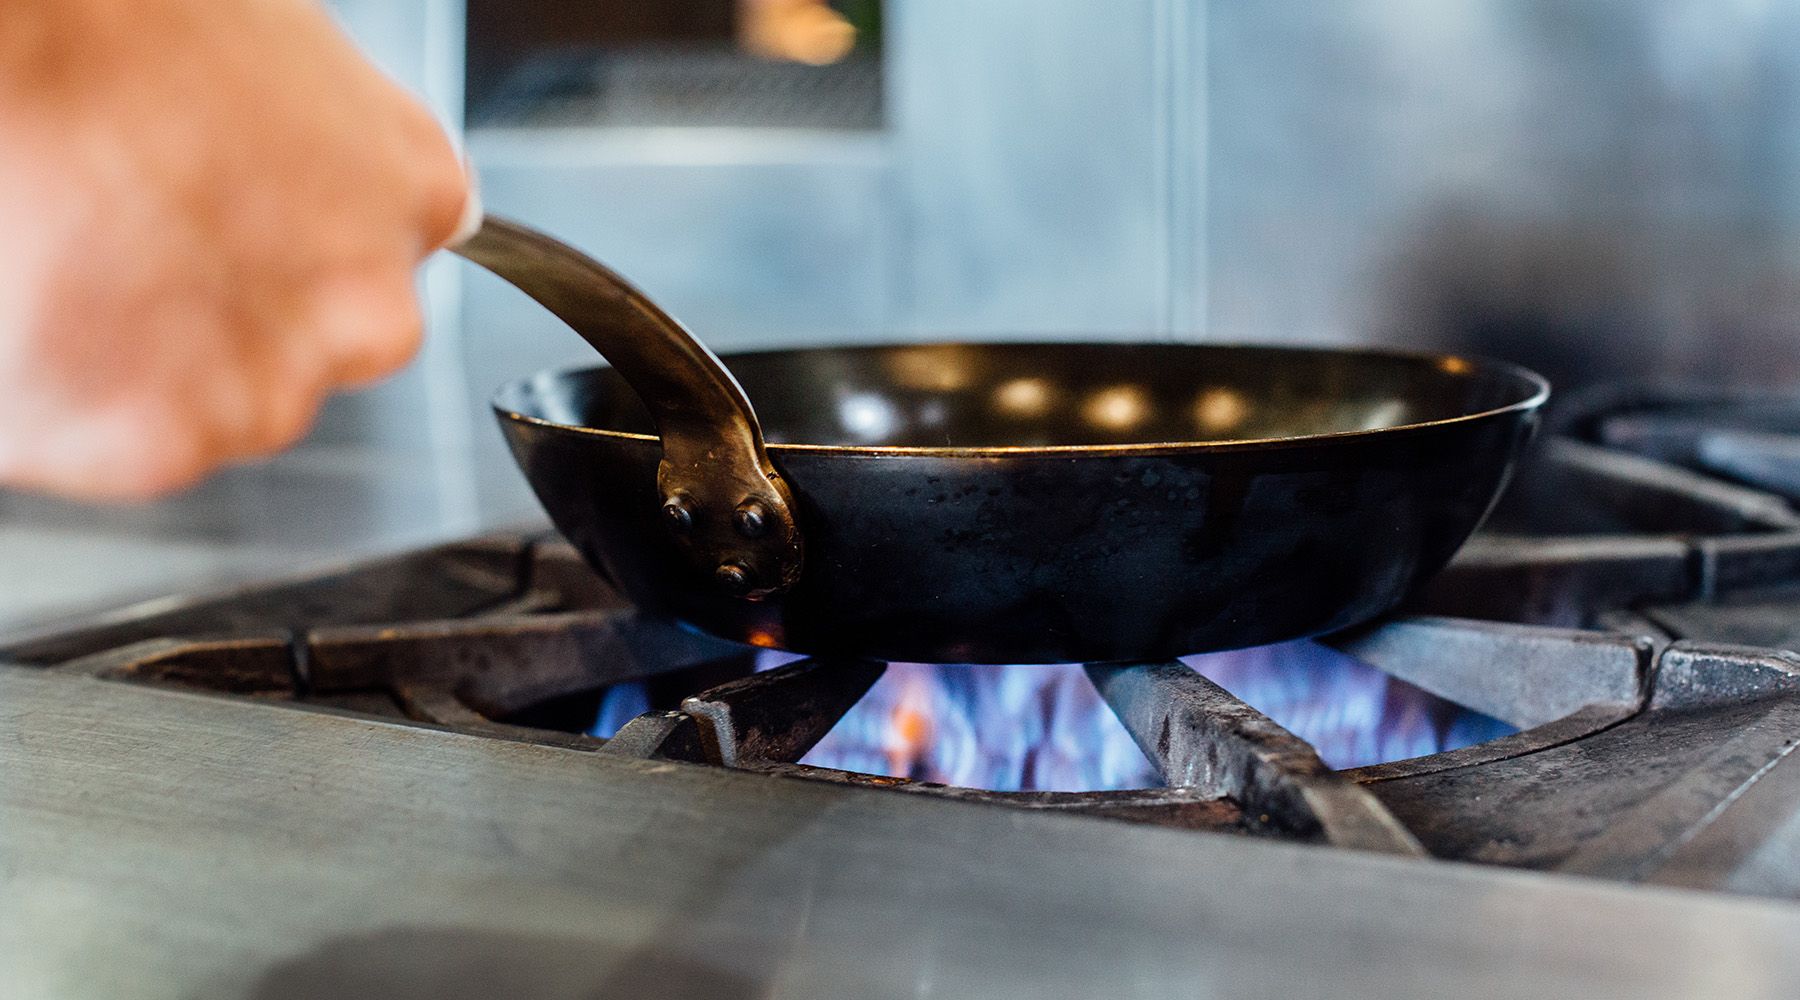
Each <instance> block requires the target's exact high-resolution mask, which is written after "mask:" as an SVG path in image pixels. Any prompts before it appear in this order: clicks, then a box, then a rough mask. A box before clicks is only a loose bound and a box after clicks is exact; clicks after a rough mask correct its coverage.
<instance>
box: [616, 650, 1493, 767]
mask: <svg viewBox="0 0 1800 1000" xmlns="http://www.w3.org/2000/svg"><path fill="white" fill-rule="evenodd" d="M793 659H797V657H795V656H793V655H791V654H785V653H776V652H770V651H764V653H763V654H762V656H761V659H760V660H759V664H758V668H759V669H763V670H767V669H770V668H772V667H776V666H779V665H781V664H782V663H786V662H789V661H790V660H793ZM1182 662H1184V663H1186V664H1188V665H1189V666H1191V667H1193V668H1194V669H1196V670H1198V671H1199V672H1200V673H1201V674H1204V675H1205V676H1206V677H1208V678H1210V679H1211V680H1212V681H1213V682H1214V683H1216V684H1218V685H1219V686H1220V687H1223V688H1225V689H1226V690H1227V691H1230V692H1231V693H1232V694H1234V695H1236V696H1237V697H1239V698H1241V699H1243V700H1244V701H1245V702H1247V703H1249V704H1250V705H1252V706H1254V707H1255V708H1256V709H1258V710H1259V711H1261V712H1262V713H1263V714H1265V715H1267V716H1269V717H1270V718H1272V719H1274V720H1275V721H1276V722H1278V723H1280V724H1281V725H1282V726H1284V727H1286V728H1287V729H1288V730H1289V731H1291V732H1293V733H1294V734H1295V735H1297V736H1299V737H1300V738H1301V739H1303V740H1306V741H1307V742H1308V743H1311V744H1312V745H1313V746H1314V747H1315V748H1317V749H1318V751H1319V756H1320V757H1321V758H1323V759H1324V761H1325V763H1326V764H1328V765H1330V766H1332V767H1334V768H1339V769H1342V768H1350V767H1361V766H1363V765H1366V764H1376V763H1382V762H1385V761H1390V760H1401V759H1404V758H1407V757H1417V756H1422V755H1424V754H1430V753H1438V752H1441V751H1444V750H1452V749H1455V748H1457V747H1463V746H1469V745H1471V744H1475V743H1481V742H1485V741H1487V740H1491V739H1494V738H1497V737H1499V736H1504V735H1506V734H1508V733H1511V732H1514V729H1513V728H1512V727H1511V726H1508V725H1506V724H1505V723H1503V722H1500V721H1498V720H1496V719H1491V718H1489V717H1487V716H1485V715H1481V714H1479V713H1477V712H1473V711H1470V710H1468V709H1465V708H1461V707H1459V706H1457V705H1454V704H1451V703H1450V702H1447V701H1444V700H1443V699H1441V698H1438V697H1436V696H1434V695H1431V694H1429V693H1427V692H1425V691H1422V690H1420V689H1418V688H1416V687H1413V686H1412V685H1410V684H1407V683H1405V682H1404V681H1399V680H1395V679H1393V678H1391V677H1388V676H1387V675H1386V674H1384V673H1382V672H1381V671H1379V670H1377V669H1375V668H1374V667H1371V666H1369V665H1368V664H1365V663H1363V662H1361V661H1360V660H1357V659H1354V658H1352V657H1350V656H1347V655H1345V654H1343V653H1340V652H1337V651H1336V650H1333V649H1331V648H1329V647H1327V646H1323V645H1320V644H1318V643H1316V642H1311V641H1306V640H1302V641H1299V642H1288V643H1280V644H1277V645H1273V646H1262V647H1258V648H1255V649H1244V650H1235V651H1232V652H1228V653H1209V654H1206V655H1203V656H1190V657H1186V658H1184V659H1183V661H1182ZM648 708H649V705H648V700H647V698H646V695H645V689H644V687H643V685H642V684H636V683H633V684H620V685H616V686H614V687H613V688H612V689H610V690H609V691H607V693H606V696H605V697H604V699H603V700H602V702H601V705H600V711H599V713H598V717H597V718H596V719H595V721H594V725H593V726H592V727H591V728H590V729H589V732H590V733H591V734H593V735H595V736H603V737H604V736H611V735H612V734H613V733H614V732H616V731H617V730H618V728H619V726H621V725H623V724H624V723H626V722H627V721H629V720H630V719H632V718H633V717H635V716H636V715H638V714H639V713H641V712H643V711H645V710H647V709H648ZM801 762H802V763H805V764H811V765H814V766H817V767H832V768H838V769H840V770H846V771H860V772H863V773H866V774H879V775H888V776H893V777H904V778H912V779H915V780H919V781H936V782H942V783H944V784H950V785H962V786H966V787H971V788H988V789H994V790H998V791H1019V790H1033V791H1101V790H1107V789H1123V788H1149V787H1155V786H1157V785H1160V784H1161V783H1162V782H1161V780H1160V779H1159V778H1158V777H1157V774H1156V771H1155V769H1154V768H1153V767H1152V766H1151V764H1150V762H1149V761H1148V760H1146V759H1145V757H1144V754H1143V752H1142V751H1140V750H1139V749H1138V747H1137V744H1136V743H1135V742H1134V741H1133V740H1132V739H1131V736H1130V734H1129V733H1127V732H1126V731H1125V727H1124V726H1123V725H1121V724H1120V723H1119V720H1118V719H1117V718H1116V717H1115V716H1114V715H1113V714H1112V711H1111V709H1109V708H1107V706H1106V703H1105V702H1104V701H1103V700H1101V698H1100V695H1099V694H1098V692H1096V691H1095V690H1094V687H1093V685H1092V684H1090V683H1089V682H1088V679H1087V676H1086V673H1085V672H1084V671H1083V670H1082V669H1081V667H1080V666H1077V665H1064V666H1007V667H996V666H939V665H931V664H921V663H895V664H890V665H889V666H888V669H887V672H886V673H885V674H884V675H883V676H882V678H881V680H879V681H878V682H876V684H875V686H874V687H873V688H871V689H870V690H869V693H868V694H866V695H864V696H863V698H862V700H861V701H859V702H858V703H857V704H856V706H855V707H854V708H852V709H851V710H850V711H849V712H848V713H846V714H845V715H844V718H843V719H842V720H840V721H839V722H838V724H837V725H836V726H835V727H833V728H832V730H831V732H830V733H829V734H827V735H826V737H825V738H824V739H823V740H821V741H820V742H819V744H818V745H817V746H815V747H814V748H813V749H812V751H811V752H810V753H808V754H807V755H806V756H805V757H804V758H802V761H801Z"/></svg>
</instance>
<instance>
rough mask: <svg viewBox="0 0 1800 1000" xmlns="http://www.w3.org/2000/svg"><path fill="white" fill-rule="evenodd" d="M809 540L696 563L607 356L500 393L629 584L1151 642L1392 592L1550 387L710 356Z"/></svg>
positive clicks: (1379, 369) (560, 521) (914, 656)
mask: <svg viewBox="0 0 1800 1000" xmlns="http://www.w3.org/2000/svg"><path fill="white" fill-rule="evenodd" d="M723 360H724V362H725V366H726V368H728V369H729V371H730V372H732V373H734V374H735V375H736V376H737V379H738V382H739V384H740V385H741V386H742V387H743V395H745V396H747V397H748V398H749V399H751V400H754V401H755V404H756V415H757V416H758V417H759V418H760V420H761V424H762V432H763V436H764V439H765V440H766V442H767V454H768V457H769V459H770V460H772V463H773V465H774V468H775V469H776V470H778V473H779V476H778V477H772V478H779V479H780V480H785V488H787V489H791V491H792V496H793V498H794V502H795V505H796V507H797V519H798V524H799V527H800V530H801V531H802V532H803V533H804V538H805V556H804V562H803V568H802V569H801V570H800V571H799V573H798V577H797V579H796V580H794V581H793V582H792V584H791V586H787V587H786V588H785V589H783V590H781V591H780V592H777V593H773V594H769V595H767V596H766V597H764V598H763V599H761V600H754V601H752V600H744V599H742V598H741V597H735V596H732V595H730V594H728V593H723V592H721V591H720V589H719V588H717V587H714V586H710V585H709V584H710V583H711V582H712V581H709V580H704V579H698V578H697V577H696V571H695V569H694V567H693V566H692V565H691V564H690V562H689V561H688V560H686V559H684V558H683V554H682V552H681V551H680V550H679V547H678V545H677V541H676V539H675V538H674V537H673V535H672V533H671V531H670V525H669V524H668V523H667V521H666V520H665V512H664V511H663V509H662V508H663V498H662V497H661V496H660V495H659V487H658V479H657V475H658V462H659V458H660V456H661V454H662V448H661V445H660V443H659V440H658V438H657V436H656V433H655V432H656V425H655V424H654V423H653V422H652V420H651V418H650V416H649V414H648V412H647V411H646V409H645V407H644V405H643V404H642V403H640V401H639V398H638V396H637V395H636V394H635V393H634V392H633V391H632V390H631V388H629V387H628V386H627V385H626V383H625V381H624V380H623V379H621V378H620V377H619V376H618V375H617V374H616V373H615V372H614V371H613V370H612V369H610V368H598V369H592V370H586V371H575V372H565V373H553V374H544V375H540V376H537V377H534V378H531V379H528V380H526V381H523V382H519V383H515V384H512V385H509V386H507V387H505V388H504V389H502V390H501V391H500V393H499V395H498V396H497V398H496V401H495V407H496V410H497V411H498V413H499V415H500V418H501V421H502V424H503V427H504V429H505V432H506V436H507V438H508V441H509V443H510V444H511V447H512V450H513V452H514V455H515V456H516V457H517V459H518V461H519V464H520V466H521V467H522V468H523V469H524V471H525V474H526V476H527V477H528V478H529V479H530V481H531V485H532V486H533V488H534V489H535V490H536V492H537V495H538V497H539V499H540V500H541V501H542V502H543V505H544V507H545V509H546V510H547V511H548V512H549V514H550V516H551V518H552V519H553V520H554V522H555V523H556V526H557V527H558V528H559V529H560V530H561V531H562V532H563V534H564V535H566V536H567V537H568V538H569V540H570V541H571V542H573V543H574V544H575V545H576V546H577V547H578V548H579V549H580V550H581V552H582V553H583V554H584V555H585V557H586V558H587V559H588V560H589V562H591V563H592V564H593V565H594V566H595V567H596V568H598V569H599V570H600V571H601V572H602V573H604V574H605V575H606V576H607V577H609V578H610V579H611V580H612V581H613V582H614V583H615V584H616V585H617V586H618V587H619V588H620V589H621V590H622V591H623V592H624V593H625V594H626V595H628V596H629V597H630V598H631V599H632V600H633V601H635V602H637V603H638V604H639V605H640V606H641V607H643V608H645V609H648V610H651V611H654V612H660V613H665V614H668V615H672V616H675V617H677V618H680V619H682V620H685V621H687V622H689V623H692V624H693V625H695V626H698V627H699V628H702V629H704V630H706V631H708V632H711V633H714V634H716V635H719V636H723V637H726V638H730V639H736V640H740V641H743V642H747V643H753V644H755V645H759V646H771V647H778V648H783V649H790V650H795V651H799V652H805V653H811V654H820V655H832V656H854V657H873V658H878V659H883V660H890V661H894V660H902V661H923V662H961V663H1060V662H1074V661H1090V662H1091V661H1110V660H1134V659H1148V658H1160V657H1169V656H1176V655H1183V654H1189V653H1199V652H1207V651H1212V650H1220V649H1229V648H1236V647H1242V646H1252V645H1259V644H1263V643H1269V642H1277V641H1281V640H1286V639H1294V638H1299V637H1303V636H1309V635H1314V634H1318V633H1322V632H1329V631H1332V630H1335V629H1339V628H1343V627H1346V626H1350V625H1353V624H1356V623H1358V622H1362V621H1364V620H1367V619H1369V618H1371V617H1374V616H1376V615H1379V614H1381V613H1382V612H1383V611H1386V610H1388V609H1390V608H1392V607H1393V606H1394V605H1395V604H1397V603H1399V602H1400V601H1401V600H1402V599H1404V598H1405V596H1406V595H1407V593H1408V591H1410V590H1411V589H1412V588H1414V587H1415V586H1416V585H1418V584H1419V583H1420V582H1421V581H1423V580H1424V579H1425V578H1426V577H1428V576H1430V575H1431V574H1432V573H1434V572H1435V571H1436V570H1438V569H1439V568H1440V567H1442V566H1443V565H1444V563H1446V562H1447V561H1448V560H1449V559H1450V557H1451V555H1452V554H1453V553H1455V551H1456V549H1457V548H1458V546H1460V545H1461V544H1462V543H1463V541H1464V540H1465V539H1467V537H1468V536H1469V535H1470V533H1471V532H1473V531H1474V530H1475V528H1476V527H1477V525H1478V524H1479V523H1480V522H1481V520H1482V518H1483V517H1484V516H1485V515H1486V513H1487V511H1488V510H1489V509H1490V508H1491V507H1492V506H1493V503H1494V501H1495V499H1496V498H1497V496H1498V495H1499V493H1500V491H1501V489H1502V487H1503V486H1504V484H1505V483H1506V480H1507V477H1508V475H1509V474H1510V471H1511V468H1512V465H1513V462H1514V460H1515V458H1516V457H1517V455H1518V453H1519V451H1520V448H1521V446H1522V445H1523V443H1524V442H1525V441H1526V440H1527V438H1528V437H1529V436H1530V434H1531V432H1532V430H1533V428H1534V426H1535V423H1536V420H1537V411H1538V408H1539V406H1540V405H1541V404H1542V402H1543V401H1544V399H1545V397H1546V395H1547V391H1548V387H1547V386H1546V384H1545V383H1544V381H1543V380H1542V379H1541V378H1539V377H1538V376H1536V375H1534V374H1532V373H1530V372H1527V371H1525V370H1523V369H1520V368H1516V367H1513V366H1511V365H1506V364H1502V363H1496V362H1491V361H1483V360H1478V359H1471V358H1463V357H1450V356H1434V355H1425V354H1408V353H1398V352H1388V351H1374V350H1339V349H1302V348H1274V347H1239V346H1211V345H1162V344H1158V345H1120V344H1071V343H1045V344H1034V343H1007V344H994V345H972V344H936V345H922V346H921V345H908V346H894V347H855V348H831V349H809V350H793V351H775V352H767V353H755V354H740V355H734V356H727V357H726V358H724V359H723Z"/></svg>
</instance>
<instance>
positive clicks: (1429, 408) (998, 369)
mask: <svg viewBox="0 0 1800 1000" xmlns="http://www.w3.org/2000/svg"><path fill="white" fill-rule="evenodd" d="M723 360H724V361H725V364H726V366H727V367H728V368H730V369H731V371H732V373H733V374H734V375H736V376H737V379H738V382H739V383H740V384H741V385H742V386H743V388H744V392H745V394H746V395H748V396H749V397H750V400H751V402H752V404H753V405H754V406H755V407H756V412H757V416H758V417H759V418H760V419H761V421H762V425H763V432H764V434H765V436H766V437H767V439H768V441H769V442H770V443H771V444H808V445H837V446H860V447H913V448H945V447H949V448H994V447H1045V446H1053V445H1129V444H1159V443H1165V442H1193V441H1242V440H1260V439H1268V438H1291V437H1302V436H1310V435H1318V434H1334V433H1344V432H1351V431H1367V430H1377V429H1381V428H1388V427H1398V426H1402V425H1406V424H1417V423H1424V422H1429V421H1436V420H1447V419H1452V418H1456V417H1462V416H1469V415H1472V414H1477V413H1483V412H1486V411H1489V410H1494V409H1500V408H1503V407H1509V406H1514V405H1519V404H1523V403H1526V402H1527V401H1529V400H1532V399H1534V398H1536V397H1537V396H1539V395H1540V394H1541V392H1542V391H1543V384H1542V382H1541V381H1539V380H1538V379H1536V378H1535V377H1534V376H1531V375H1529V374H1527V373H1525V372H1523V371H1522V370H1520V369H1516V368H1512V367H1510V366H1506V365H1496V364H1493V363H1489V362H1482V361H1478V360H1473V359H1464V358H1458V357H1448V356H1432V355H1411V354H1400V353H1391V354H1390V353H1384V352H1378V351H1358V350H1333V349H1308V348H1274V347H1230V346H1211V345H1173V344H1023V343H1008V344H928V345H906V346H896V347H848V348H821V349H811V350H792V351H768V352H759V353H752V354H739V355H731V356H726V357H725V358H724V359H723ZM496 402H497V404H498V405H499V406H500V407H501V408H502V409H506V410H509V411H513V412H517V413H520V414H523V415H524V416H527V417H533V418H536V419H540V420H546V421H549V422H552V423H558V424H565V425H571V426H579V427H588V428H595V429H600V430H608V431H620V432H626V433H634V434H650V433H652V432H653V427H652V425H651V423H650V419H649V416H648V415H647V413H646V412H645V411H644V409H643V406H642V405H641V404H640V403H639V402H638V400H637V397H636V396H635V395H634V394H633V393H632V392H631V391H630V389H629V387H627V386H626V385H625V384H624V381H623V380H622V379H620V378H619V377H618V376H617V374H616V373H614V372H613V371H612V370H611V369H589V370H585V371H577V372H563V373H555V374H548V375H543V376H539V377H536V378H533V379H530V380H527V381H525V382H520V383H517V384H514V385H512V386H509V387H507V388H506V389H504V390H502V392H501V394H500V396H499V397H498V399H497V400H496Z"/></svg>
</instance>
